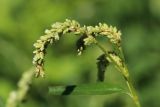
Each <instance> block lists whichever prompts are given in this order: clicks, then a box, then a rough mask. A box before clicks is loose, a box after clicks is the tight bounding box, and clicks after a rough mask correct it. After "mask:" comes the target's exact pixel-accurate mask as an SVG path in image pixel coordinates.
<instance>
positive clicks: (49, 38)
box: [33, 19, 121, 77]
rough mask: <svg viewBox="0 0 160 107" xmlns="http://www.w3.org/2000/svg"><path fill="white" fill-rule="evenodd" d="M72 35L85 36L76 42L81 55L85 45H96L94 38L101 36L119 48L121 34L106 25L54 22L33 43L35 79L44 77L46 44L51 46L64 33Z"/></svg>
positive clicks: (72, 21) (70, 21)
mask: <svg viewBox="0 0 160 107" xmlns="http://www.w3.org/2000/svg"><path fill="white" fill-rule="evenodd" d="M70 32H72V33H74V34H75V35H83V36H84V35H85V37H82V38H80V39H79V43H78V42H77V51H78V54H79V55H81V53H82V51H83V50H84V49H85V45H90V44H93V43H97V41H96V38H95V37H96V36H99V35H102V36H106V37H107V38H109V40H110V42H111V43H113V44H116V45H117V46H120V42H121V37H120V36H121V33H120V31H118V30H117V29H116V28H115V27H112V26H110V27H109V26H108V25H107V24H101V23H99V25H98V26H95V27H93V26H83V27H81V26H80V24H79V23H78V22H76V21H74V20H68V19H66V21H65V22H64V23H61V22H56V23H55V24H53V25H52V28H51V29H49V30H48V29H47V30H45V35H43V36H41V37H40V39H38V40H37V41H36V43H34V47H35V50H34V52H33V53H34V54H35V55H34V58H33V64H34V65H35V66H36V77H38V76H42V77H43V76H44V68H43V66H44V56H45V53H46V48H47V46H48V44H52V43H54V42H56V41H58V40H59V39H60V36H61V35H65V34H66V33H70Z"/></svg>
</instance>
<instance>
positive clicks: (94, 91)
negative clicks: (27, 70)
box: [49, 83, 127, 95]
mask: <svg viewBox="0 0 160 107" xmlns="http://www.w3.org/2000/svg"><path fill="white" fill-rule="evenodd" d="M113 93H127V91H125V90H124V89H123V88H121V87H119V86H116V85H110V84H107V83H95V84H82V85H69V86H53V87H49V94H51V95H106V94H113Z"/></svg>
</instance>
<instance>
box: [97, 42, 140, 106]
mask: <svg viewBox="0 0 160 107" xmlns="http://www.w3.org/2000/svg"><path fill="white" fill-rule="evenodd" d="M96 45H97V46H98V47H99V48H100V49H101V50H102V51H103V52H104V53H105V54H106V56H107V57H108V58H109V59H110V60H111V62H113V63H114V65H115V66H116V68H117V69H118V70H119V71H120V72H121V74H122V75H123V77H124V79H125V81H126V84H127V87H128V89H129V93H130V94H129V95H130V96H131V98H132V99H133V101H134V103H135V104H136V106H137V107H141V105H140V102H139V98H138V95H137V93H136V90H135V88H134V86H133V84H132V82H131V78H130V76H129V71H128V68H127V66H126V64H125V63H124V62H123V66H119V64H118V63H117V61H115V60H114V59H113V58H112V56H111V55H110V54H108V52H107V51H106V49H105V48H104V47H102V46H101V45H100V44H99V43H98V42H97V43H96ZM120 52H121V54H122V58H124V55H123V52H122V49H121V48H120Z"/></svg>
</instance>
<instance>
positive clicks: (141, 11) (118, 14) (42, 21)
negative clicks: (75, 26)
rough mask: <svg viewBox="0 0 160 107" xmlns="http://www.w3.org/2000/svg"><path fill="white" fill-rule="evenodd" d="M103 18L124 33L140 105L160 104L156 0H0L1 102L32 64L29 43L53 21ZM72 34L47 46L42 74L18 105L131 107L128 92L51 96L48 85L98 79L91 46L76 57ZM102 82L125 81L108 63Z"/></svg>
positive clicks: (159, 19) (158, 4) (159, 14)
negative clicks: (44, 74)
mask: <svg viewBox="0 0 160 107" xmlns="http://www.w3.org/2000/svg"><path fill="white" fill-rule="evenodd" d="M66 18H68V19H75V20H77V21H79V22H80V23H81V25H83V24H86V25H93V26H94V25H96V24H98V22H105V23H107V24H109V25H114V26H117V28H118V29H120V30H121V31H122V40H123V43H122V46H123V50H124V53H125V57H126V61H127V64H128V67H129V70H130V74H131V77H132V79H133V82H134V85H135V87H136V89H137V90H138V94H139V96H140V101H141V103H142V106H143V107H160V102H159V101H160V0H117V1H116V0H0V106H1V107H3V104H4V103H5V102H6V99H7V97H8V96H9V93H10V91H12V90H15V89H16V88H17V82H18V80H19V79H20V77H21V75H22V73H23V72H24V71H26V70H28V69H29V68H30V67H31V66H32V57H33V54H32V51H33V49H34V48H33V43H34V42H35V41H36V40H37V39H38V38H39V37H40V36H41V35H43V34H44V30H45V29H46V28H50V25H51V24H52V23H54V22H56V21H62V22H63V21H64V20H65V19H66ZM76 39H77V38H74V37H73V36H67V37H63V38H62V39H61V41H59V43H57V44H56V45H52V46H50V47H49V49H48V50H47V52H48V53H47V56H46V64H45V69H46V77H45V78H38V79H34V81H33V84H32V85H31V89H30V91H29V92H28V94H27V96H26V101H25V102H23V103H22V104H21V105H20V107H135V106H134V104H133V101H132V100H131V99H130V98H129V97H128V96H126V95H123V94H113V95H107V96H105V95H103V96H66V97H61V96H50V95H48V92H47V91H48V86H50V85H56V84H63V85H64V84H65V85H68V84H83V83H93V82H96V73H97V68H96V58H97V57H98V55H99V54H100V53H101V52H100V51H99V50H98V49H97V48H95V47H94V46H92V47H90V48H88V49H87V50H88V51H85V53H84V54H83V56H80V57H77V55H76V47H75V40H76ZM105 82H108V83H113V84H119V85H121V86H124V87H125V83H124V80H123V78H122V77H121V75H120V74H119V72H117V71H116V69H115V68H114V67H113V66H112V65H111V66H109V68H108V69H107V72H106V79H105Z"/></svg>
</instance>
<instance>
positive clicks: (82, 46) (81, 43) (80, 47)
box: [76, 34, 87, 55]
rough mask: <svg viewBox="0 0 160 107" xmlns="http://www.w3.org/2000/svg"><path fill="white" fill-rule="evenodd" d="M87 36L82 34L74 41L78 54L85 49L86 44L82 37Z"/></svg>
mask: <svg viewBox="0 0 160 107" xmlns="http://www.w3.org/2000/svg"><path fill="white" fill-rule="evenodd" d="M85 38H87V35H86V34H83V35H82V36H81V37H80V38H79V39H78V40H77V42H76V46H77V51H78V55H81V54H82V51H83V50H85V49H86V46H85V44H84V39H85Z"/></svg>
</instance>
